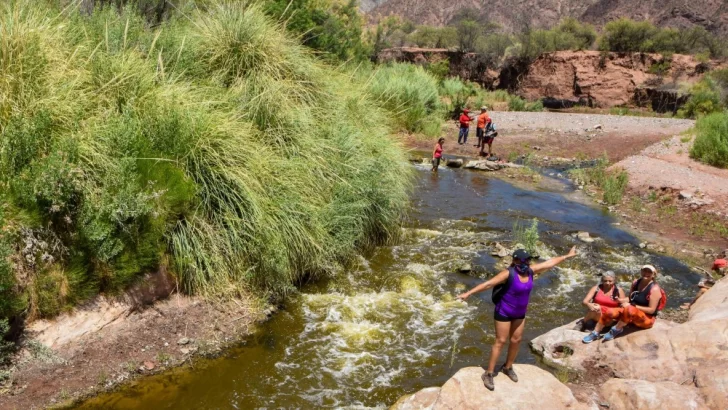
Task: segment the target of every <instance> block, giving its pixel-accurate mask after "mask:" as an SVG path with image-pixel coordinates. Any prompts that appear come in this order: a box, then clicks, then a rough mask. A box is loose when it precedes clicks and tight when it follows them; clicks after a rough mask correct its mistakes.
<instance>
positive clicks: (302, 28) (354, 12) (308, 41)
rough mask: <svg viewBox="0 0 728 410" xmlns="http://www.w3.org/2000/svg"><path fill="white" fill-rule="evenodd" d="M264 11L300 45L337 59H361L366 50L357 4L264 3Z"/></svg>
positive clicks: (307, 0) (273, 0)
mask: <svg viewBox="0 0 728 410" xmlns="http://www.w3.org/2000/svg"><path fill="white" fill-rule="evenodd" d="M262 4H263V11H265V13H266V14H268V15H270V16H271V17H273V18H274V19H275V20H278V21H285V27H286V29H288V30H290V31H291V32H292V33H295V34H296V35H297V36H300V38H301V42H302V43H303V44H304V45H306V46H308V47H311V48H313V49H314V50H318V51H321V52H323V53H325V54H324V56H328V57H330V58H333V59H338V60H343V61H346V60H349V59H354V60H364V59H366V57H367V54H368V51H369V50H368V49H367V47H366V46H365V44H364V43H363V42H362V31H363V20H362V17H361V15H360V14H359V9H358V4H357V2H356V1H353V0H350V1H348V2H335V1H326V0H325V1H311V0H293V1H290V0H267V1H265V2H263V3H262Z"/></svg>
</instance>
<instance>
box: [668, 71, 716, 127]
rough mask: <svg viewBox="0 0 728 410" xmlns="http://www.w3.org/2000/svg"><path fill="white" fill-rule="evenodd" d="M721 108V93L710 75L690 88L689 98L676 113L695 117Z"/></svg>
mask: <svg viewBox="0 0 728 410" xmlns="http://www.w3.org/2000/svg"><path fill="white" fill-rule="evenodd" d="M722 110H723V104H722V102H721V95H720V91H719V90H718V88H717V85H716V83H715V81H713V80H712V79H711V78H710V77H705V78H703V80H701V81H700V82H698V83H697V84H695V85H694V86H693V87H692V88H691V89H690V98H689V99H688V101H687V102H686V103H685V105H683V107H682V108H680V110H678V115H679V116H681V117H685V118H697V117H699V116H701V115H705V114H710V113H714V112H718V111H722Z"/></svg>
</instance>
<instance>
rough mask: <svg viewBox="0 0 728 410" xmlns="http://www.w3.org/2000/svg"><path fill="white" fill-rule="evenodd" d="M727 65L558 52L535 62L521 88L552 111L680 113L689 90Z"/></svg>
mask: <svg viewBox="0 0 728 410" xmlns="http://www.w3.org/2000/svg"><path fill="white" fill-rule="evenodd" d="M722 66H723V65H722V64H719V63H717V62H711V63H701V62H698V61H697V60H696V59H695V58H694V57H693V56H686V55H677V54H676V55H673V56H672V57H671V58H670V59H667V60H666V59H665V58H664V57H663V56H661V55H659V54H643V53H606V54H602V53H600V52H598V51H559V52H555V53H547V54H544V55H542V56H541V57H539V58H538V59H537V60H536V61H534V62H533V63H532V64H531V65H530V66H529V67H528V71H527V72H526V73H525V74H523V75H522V77H521V78H520V79H519V80H518V82H517V84H516V89H517V90H518V92H519V94H521V95H522V96H524V97H526V98H528V99H539V98H544V99H545V103H546V104H545V105H546V106H551V107H552V108H559V107H564V106H566V107H568V106H572V105H576V104H580V105H588V106H591V107H613V106H623V105H637V106H651V107H652V109H653V110H655V111H657V112H666V111H672V112H675V111H677V108H678V107H679V106H680V105H682V104H683V103H684V102H685V100H686V99H687V95H685V92H684V91H685V89H686V86H689V85H690V84H692V83H695V82H696V81H698V80H700V79H701V78H702V77H703V75H704V74H705V73H706V72H707V71H709V70H711V69H715V68H719V67H722Z"/></svg>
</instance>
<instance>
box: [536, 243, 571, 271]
mask: <svg viewBox="0 0 728 410" xmlns="http://www.w3.org/2000/svg"><path fill="white" fill-rule="evenodd" d="M574 256H576V246H574V247H572V248H571V250H570V251H569V253H567V254H566V255H563V256H557V257H555V258H551V259H549V260H547V261H546V262H541V263H538V264H536V265H534V266H531V269H532V270H533V274H534V275H539V274H541V273H544V272H546V271H547V270H549V269H551V268H553V267H554V266H556V265H558V264H560V263H561V262H563V261H565V260H567V259H569V258H573V257H574Z"/></svg>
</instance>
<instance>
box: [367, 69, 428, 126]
mask: <svg viewBox="0 0 728 410" xmlns="http://www.w3.org/2000/svg"><path fill="white" fill-rule="evenodd" d="M368 89H369V92H370V93H371V95H372V96H373V98H375V99H376V100H378V101H380V102H381V103H382V105H383V106H384V107H385V108H386V109H387V110H389V111H390V113H391V115H392V117H393V118H394V119H395V121H396V123H397V126H398V127H400V128H401V129H403V130H406V131H409V132H422V131H423V130H425V129H426V128H427V127H426V124H427V123H428V122H430V121H437V119H440V118H441V117H442V110H441V106H440V97H439V94H438V85H437V79H435V77H433V76H432V75H431V74H429V73H428V72H427V71H425V70H424V69H423V68H422V67H419V66H415V65H412V64H393V65H388V66H383V67H379V68H377V69H376V70H375V71H374V73H373V74H372V76H371V80H370V81H369V87H368ZM438 133H439V131H438Z"/></svg>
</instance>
